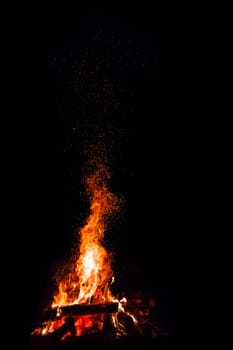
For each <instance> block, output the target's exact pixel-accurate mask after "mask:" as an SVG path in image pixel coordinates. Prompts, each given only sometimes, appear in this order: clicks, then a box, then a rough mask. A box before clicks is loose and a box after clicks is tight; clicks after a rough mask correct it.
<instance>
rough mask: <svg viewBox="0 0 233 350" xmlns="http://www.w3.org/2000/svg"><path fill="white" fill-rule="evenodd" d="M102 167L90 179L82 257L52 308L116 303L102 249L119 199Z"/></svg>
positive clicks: (109, 259)
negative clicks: (107, 224) (108, 223)
mask: <svg viewBox="0 0 233 350" xmlns="http://www.w3.org/2000/svg"><path fill="white" fill-rule="evenodd" d="M106 176H109V174H108V173H107V170H106V168H105V167H103V166H99V168H98V169H97V170H96V171H95V173H94V174H92V175H91V176H89V177H87V179H86V188H87V192H88V194H89V197H90V203H91V205H90V215H89V216H88V218H87V221H86V224H85V225H84V227H82V228H81V229H80V252H79V253H80V254H79V257H78V259H77V261H76V263H75V267H74V271H73V272H72V273H70V274H69V276H68V277H67V278H65V279H63V280H62V281H61V282H60V283H59V292H58V294H57V295H56V296H55V297H54V301H53V304H52V306H53V307H56V306H60V305H68V304H76V303H100V302H106V301H111V300H113V297H112V296H111V293H110V290H109V286H110V284H111V281H112V278H113V272H112V268H111V257H110V254H109V253H108V252H107V250H106V249H105V248H104V247H103V245H102V242H101V240H102V239H103V238H104V231H105V226H106V223H107V219H108V216H109V214H111V213H112V212H113V211H114V210H117V209H118V207H119V205H118V204H119V200H118V198H117V197H116V196H115V195H114V194H112V193H111V192H109V190H108V188H107V186H106V184H105V182H106V181H105V179H106Z"/></svg>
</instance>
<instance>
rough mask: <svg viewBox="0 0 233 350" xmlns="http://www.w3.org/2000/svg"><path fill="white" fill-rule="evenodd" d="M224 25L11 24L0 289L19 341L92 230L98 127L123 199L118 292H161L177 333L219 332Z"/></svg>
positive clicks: (185, 19)
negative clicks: (89, 210) (87, 192)
mask: <svg viewBox="0 0 233 350" xmlns="http://www.w3.org/2000/svg"><path fill="white" fill-rule="evenodd" d="M223 19H224V20H223ZM228 25H229V23H228V21H227V18H226V17H225V14H223V16H222V14H221V13H219V14H218V15H216V13H215V12H213V13H212V12H211V10H208V11H205V10H204V9H203V13H202V12H201V13H198V14H195V12H194V13H193V12H189V11H188V13H187V14H185V15H181V12H179V11H177V12H175V15H174V13H173V11H172V9H171V12H169V11H168V12H166V15H164V12H162V11H161V12H159V10H157V12H156V11H155V12H153V13H152V12H150V11H149V10H148V11H140V10H138V11H135V12H134V13H130V12H127V11H126V12H125V13H122V12H121V11H109V12H107V11H98V10H95V11H94V10H93V11H87V10H85V11H84V10H83V11H79V13H78V14H77V15H76V14H75V13H74V14H73V15H70V14H69V15H68V14H67V15H65V14H63V15H53V16H52V15H51V16H39V15H38V16H36V15H33V16H26V15H24V16H17V15H14V16H6V17H3V18H2V21H1V32H2V33H3V39H2V41H1V49H2V54H1V59H2V64H1V70H2V73H1V74H2V90H3V94H2V102H3V103H2V111H1V115H2V121H1V124H2V127H1V134H2V136H1V141H2V142H3V145H2V150H3V156H2V166H1V172H2V175H3V180H2V188H3V191H2V193H3V197H2V198H3V207H4V212H3V219H5V220H3V221H4V223H3V225H2V231H3V233H2V256H3V263H2V270H3V277H2V278H3V281H4V286H5V288H4V294H5V300H6V302H8V301H9V302H10V303H12V301H13V304H15V303H16V304H17V308H18V307H19V310H21V305H23V312H22V313H21V312H18V313H17V315H16V316H15V323H16V324H18V325H19V326H18V327H17V329H18V330H20V332H21V333H24V334H25V335H26V334H27V333H28V332H29V331H30V327H31V324H32V322H33V319H34V317H35V314H36V313H37V311H38V308H39V307H40V303H41V299H42V297H43V296H44V293H45V290H46V287H47V285H48V284H49V279H50V274H51V273H52V271H54V270H53V269H54V266H56V264H57V262H60V261H62V259H63V258H64V257H66V255H67V254H69V253H68V252H69V249H70V246H71V245H72V239H73V235H74V232H75V230H76V228H77V227H79V226H80V225H81V224H82V223H83V220H85V214H86V213H85V212H84V204H83V203H82V197H81V196H80V188H82V184H81V180H82V179H81V175H80V174H81V169H82V166H83V160H84V158H83V153H82V152H83V149H84V144H85V142H86V141H87V140H88V139H89V138H90V139H93V138H95V136H94V135H95V133H96V131H98V130H99V129H100V130H103V131H104V133H105V135H106V136H105V138H106V144H107V149H108V152H109V155H110V165H111V171H112V188H111V190H112V191H113V192H116V193H121V195H122V196H123V197H124V199H125V208H124V211H123V213H122V215H121V216H120V217H119V218H118V222H117V223H116V222H115V223H114V225H113V228H112V229H111V230H110V231H109V232H108V233H107V234H106V242H107V244H109V247H110V248H112V249H113V250H114V254H115V255H114V259H115V260H114V264H115V265H114V266H115V272H116V276H117V280H118V282H117V283H118V287H119V288H126V289H127V288H129V289H134V288H135V289H145V290H147V291H150V292H151V293H155V294H156V295H158V296H159V298H160V299H159V300H161V303H162V304H164V305H166V308H165V309H166V317H167V318H170V319H171V322H170V323H171V325H172V326H171V327H172V328H173V330H174V329H177V328H178V327H179V326H181V334H182V333H186V334H187V331H189V332H191V333H193V334H196V330H197V328H196V327H197V324H198V329H199V332H200V334H202V333H203V334H208V332H209V329H210V331H212V330H213V329H214V328H212V323H214V322H213V320H212V321H209V318H211V317H210V315H213V312H214V310H215V311H216V309H222V307H225V306H226V307H227V306H228V305H224V303H225V301H224V300H226V299H225V297H226V295H225V290H226V289H225V288H226V285H225V283H226V281H227V279H226V280H225V274H226V272H227V269H226V268H225V267H226V265H227V263H228V259H229V254H228V251H227V250H225V248H226V240H227V228H226V222H227V221H226V217H227V207H226V205H225V202H226V199H225V196H226V194H227V191H228V188H227V178H228V171H227V168H228V164H229V163H228V161H227V157H226V154H227V151H228V147H229V145H228V142H229V138H228V127H227V122H225V120H226V121H227V118H226V117H227V116H228V107H227V103H226V101H227V98H228V94H229V93H228V91H227V89H226V86H227V83H226V81H227V75H228V70H227V63H228V59H229V51H228V50H229V49H228V45H226V43H227V34H226V33H227V31H228ZM83 58H84V61H83ZM85 60H86V61H85ZM82 63H83V64H84V65H83V66H82ZM96 64H97V65H99V66H100V70H99V71H98V69H97V68H98V67H97V65H96ZM80 72H81V73H80ZM90 72H91V73H90ZM92 73H93V75H91V74H92ZM93 81H95V82H96V85H95V87H94V88H93V87H90V86H92V85H91V84H92V82H93ZM103 81H104V82H106V81H107V83H106V84H107V85H106V90H105V92H103V87H105V85H104V84H105V83H103ZM91 89H92V90H91ZM90 91H91V92H90ZM98 93H99V94H100V95H99V96H100V97H99V100H98V101H97V100H96V96H97V94H98ZM225 118H226V119H225ZM5 213H6V214H5ZM5 221H6V223H5ZM6 266H7V269H6V268H5V267H6ZM7 286H10V287H7ZM9 290H10V292H9ZM216 291H217V293H216ZM9 299H10V300H9ZM225 304H226V303H225ZM213 305H214V310H213ZM184 309H185V315H183V313H182V310H184ZM164 312H165V311H164ZM10 314H11V312H10ZM187 314H188V318H187ZM222 317H223V314H222ZM178 319H179V321H180V320H181V323H180V322H178ZM187 320H188V321H187ZM207 320H208V321H207ZM221 321H222V322H220V323H221V324H220V325H219V328H218V329H219V330H220V331H222V329H223V328H224V331H226V330H227V328H226V327H225V323H224V322H225V321H224V320H223V319H221ZM210 324H211V326H210ZM213 327H216V324H215V325H214V326H213ZM184 329H185V331H184Z"/></svg>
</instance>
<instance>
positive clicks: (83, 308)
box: [41, 302, 119, 322]
mask: <svg viewBox="0 0 233 350" xmlns="http://www.w3.org/2000/svg"><path fill="white" fill-rule="evenodd" d="M118 305H119V304H118V302H113V303H104V304H72V305H66V306H61V307H59V308H51V309H48V310H46V311H45V312H44V314H43V315H42V320H41V322H45V321H48V320H50V321H54V320H57V319H60V318H61V317H63V316H68V315H73V316H83V315H94V314H111V313H116V312H117V311H118Z"/></svg>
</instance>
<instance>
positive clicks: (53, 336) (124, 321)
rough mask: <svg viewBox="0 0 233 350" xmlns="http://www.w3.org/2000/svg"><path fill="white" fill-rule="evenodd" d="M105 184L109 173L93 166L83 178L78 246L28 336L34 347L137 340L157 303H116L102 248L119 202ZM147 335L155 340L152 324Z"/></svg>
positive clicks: (108, 261)
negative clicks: (84, 204)
mask: <svg viewBox="0 0 233 350" xmlns="http://www.w3.org/2000/svg"><path fill="white" fill-rule="evenodd" d="M97 163H98V164H97ZM109 179H110V173H109V171H108V169H107V167H106V166H104V165H103V164H102V163H101V162H95V166H94V170H93V167H92V169H91V171H90V173H89V174H88V175H87V176H86V178H85V188H86V193H87V194H88V197H89V203H90V210H89V215H88V216H87V219H86V222H85V224H84V225H83V227H82V228H81V229H80V230H79V231H78V237H79V241H78V244H77V249H76V251H75V253H74V254H73V256H72V259H71V261H72V263H70V266H69V268H68V272H67V273H66V274H64V273H63V274H62V276H60V278H59V279H58V281H57V291H56V293H55V294H54V296H53V301H52V304H51V305H50V307H49V308H48V309H46V310H44V311H43V313H42V315H41V319H40V323H39V324H38V325H37V326H36V327H35V328H34V329H33V330H32V332H31V338H32V341H33V342H34V343H37V344H39V343H41V344H43V342H44V340H46V341H47V340H49V339H50V340H51V342H54V344H55V343H56V344H61V343H65V342H68V341H71V340H74V339H76V340H77V339H81V338H83V337H93V336H95V337H97V336H98V337H102V339H104V340H107V341H114V342H116V341H118V340H120V339H123V338H124V337H129V336H141V335H142V334H143V331H142V329H143V326H142V325H144V324H148V320H149V311H150V308H153V306H154V305H155V304H156V299H153V298H149V297H148V298H147V300H146V302H145V300H144V301H143V298H142V297H141V296H137V295H136V293H135V295H134V296H132V297H131V299H130V301H128V300H127V299H126V297H125V296H121V298H119V297H116V296H114V295H113V293H112V292H111V286H112V284H113V283H114V273H113V269H112V254H111V252H108V251H107V249H106V248H105V247H104V245H103V239H104V234H105V231H106V228H107V225H108V223H109V221H110V219H111V216H112V214H114V212H117V211H119V209H120V207H121V200H120V199H119V197H118V196H116V195H115V194H113V193H111V192H110V191H109V189H108V182H109ZM145 299H146V298H145ZM150 335H151V336H152V337H153V336H156V335H157V328H156V327H155V326H154V325H153V327H151V334H150ZM44 343H46V342H44ZM41 348H43V349H44V348H45V347H44V346H42V347H41ZM50 348H51V349H52V347H50Z"/></svg>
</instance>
